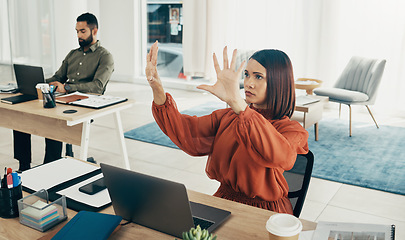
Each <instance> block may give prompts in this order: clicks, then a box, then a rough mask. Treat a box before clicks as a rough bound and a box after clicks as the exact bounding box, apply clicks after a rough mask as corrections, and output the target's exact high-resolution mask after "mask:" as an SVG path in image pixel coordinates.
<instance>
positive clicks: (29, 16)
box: [0, 0, 55, 83]
mask: <svg viewBox="0 0 405 240" xmlns="http://www.w3.org/2000/svg"><path fill="white" fill-rule="evenodd" d="M52 6H53V5H52V0H35V1H24V0H14V1H7V0H0V13H1V15H0V40H1V41H0V42H1V44H0V77H1V80H0V81H1V82H2V83H4V82H13V81H14V79H13V69H12V64H13V63H19V64H27V65H35V66H42V67H43V68H44V72H45V74H49V73H52V72H53V66H54V62H55V60H54V59H55V53H54V52H55V51H54V41H53V39H52V30H53V17H52Z"/></svg>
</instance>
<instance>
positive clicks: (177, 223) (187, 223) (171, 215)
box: [100, 163, 231, 238]
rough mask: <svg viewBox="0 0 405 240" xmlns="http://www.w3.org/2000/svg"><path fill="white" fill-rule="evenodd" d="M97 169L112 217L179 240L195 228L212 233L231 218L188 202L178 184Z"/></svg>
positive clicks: (112, 169)
mask: <svg viewBox="0 0 405 240" xmlns="http://www.w3.org/2000/svg"><path fill="white" fill-rule="evenodd" d="M100 165H101V170H102V172H103V175H104V183H105V185H106V186H107V189H108V192H109V194H110V198H111V201H112V205H113V207H114V211H115V214H117V215H119V216H121V217H122V218H123V219H126V220H128V221H132V222H134V223H136V224H139V225H143V226H145V227H148V228H152V229H155V230H157V231H160V232H163V233H166V234H170V235H173V236H176V237H179V238H181V237H182V233H183V232H185V231H188V230H190V228H192V227H195V226H197V225H200V226H201V228H202V229H207V230H208V231H209V232H212V231H213V230H214V229H215V228H217V227H218V226H219V225H220V224H221V223H223V222H224V221H225V220H226V219H227V218H228V217H229V216H230V214H231V212H229V211H225V210H222V209H218V208H214V207H210V206H206V205H203V204H199V203H194V202H189V200H188V196H187V191H186V188H185V186H184V185H183V184H181V183H176V182H172V181H168V180H165V179H161V178H156V177H153V176H149V175H145V174H142V173H137V172H133V171H129V170H126V169H122V168H117V167H114V166H110V165H107V164H103V163H101V164H100Z"/></svg>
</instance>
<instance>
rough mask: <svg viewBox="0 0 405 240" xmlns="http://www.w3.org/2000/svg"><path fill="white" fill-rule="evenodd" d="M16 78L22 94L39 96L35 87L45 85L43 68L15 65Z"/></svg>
mask: <svg viewBox="0 0 405 240" xmlns="http://www.w3.org/2000/svg"><path fill="white" fill-rule="evenodd" d="M14 72H15V78H16V80H17V85H18V89H19V90H20V92H21V93H22V94H25V95H32V96H38V95H37V90H36V89H35V86H36V85H37V84H38V83H44V82H45V78H44V72H43V70H42V67H36V66H28V65H20V64H14Z"/></svg>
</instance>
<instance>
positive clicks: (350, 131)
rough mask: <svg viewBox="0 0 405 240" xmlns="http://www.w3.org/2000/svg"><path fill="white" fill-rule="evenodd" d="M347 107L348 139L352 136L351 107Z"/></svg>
mask: <svg viewBox="0 0 405 240" xmlns="http://www.w3.org/2000/svg"><path fill="white" fill-rule="evenodd" d="M348 106H349V137H351V136H352V106H350V105H348Z"/></svg>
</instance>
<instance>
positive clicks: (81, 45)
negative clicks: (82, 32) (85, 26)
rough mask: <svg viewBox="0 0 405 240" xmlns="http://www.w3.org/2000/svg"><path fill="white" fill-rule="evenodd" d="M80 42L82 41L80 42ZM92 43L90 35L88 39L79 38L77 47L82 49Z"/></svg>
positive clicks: (91, 35)
mask: <svg viewBox="0 0 405 240" xmlns="http://www.w3.org/2000/svg"><path fill="white" fill-rule="evenodd" d="M80 40H83V41H80ZM92 42H93V34H90V37H88V38H87V39H81V38H79V45H80V47H82V48H83V47H87V46H89V45H90V44H91V43H92Z"/></svg>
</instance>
